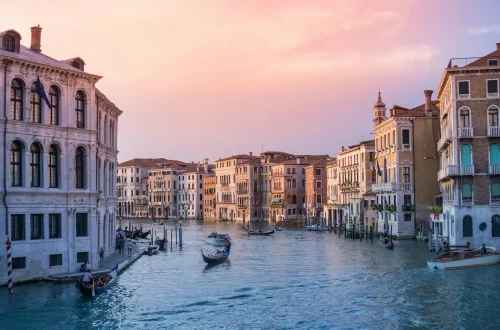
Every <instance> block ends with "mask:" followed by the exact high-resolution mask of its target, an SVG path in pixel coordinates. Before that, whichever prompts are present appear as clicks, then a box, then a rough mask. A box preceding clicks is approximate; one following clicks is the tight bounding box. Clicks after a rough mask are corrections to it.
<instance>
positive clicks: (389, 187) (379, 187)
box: [372, 182, 398, 192]
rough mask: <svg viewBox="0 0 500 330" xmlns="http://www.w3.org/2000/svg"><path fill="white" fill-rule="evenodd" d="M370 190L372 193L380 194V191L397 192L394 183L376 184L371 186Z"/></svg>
mask: <svg viewBox="0 0 500 330" xmlns="http://www.w3.org/2000/svg"><path fill="white" fill-rule="evenodd" d="M372 190H373V191H374V192H382V191H396V190H398V186H397V184H395V183H391V182H389V183H377V184H374V185H372Z"/></svg>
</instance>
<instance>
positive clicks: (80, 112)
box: [75, 91, 85, 128]
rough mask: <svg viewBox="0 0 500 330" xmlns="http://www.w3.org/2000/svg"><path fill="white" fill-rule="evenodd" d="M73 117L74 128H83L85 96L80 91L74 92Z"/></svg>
mask: <svg viewBox="0 0 500 330" xmlns="http://www.w3.org/2000/svg"><path fill="white" fill-rule="evenodd" d="M75 100H76V108H75V117H76V118H75V119H76V128H85V96H84V95H83V92H82V91H78V92H77V93H76V99H75Z"/></svg>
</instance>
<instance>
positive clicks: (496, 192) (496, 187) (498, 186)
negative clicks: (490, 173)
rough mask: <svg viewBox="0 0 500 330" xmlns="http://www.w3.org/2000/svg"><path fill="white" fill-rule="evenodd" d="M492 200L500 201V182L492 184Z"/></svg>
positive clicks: (494, 201) (493, 201)
mask: <svg viewBox="0 0 500 330" xmlns="http://www.w3.org/2000/svg"><path fill="white" fill-rule="evenodd" d="M491 202H492V203H495V204H498V203H500V183H498V182H493V183H492V184H491Z"/></svg>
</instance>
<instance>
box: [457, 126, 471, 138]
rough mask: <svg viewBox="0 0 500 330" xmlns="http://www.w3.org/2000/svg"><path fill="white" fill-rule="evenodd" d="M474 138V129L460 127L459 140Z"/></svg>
mask: <svg viewBox="0 0 500 330" xmlns="http://www.w3.org/2000/svg"><path fill="white" fill-rule="evenodd" d="M473 136H474V131H473V130H472V127H459V128H458V137H459V138H470V137H473Z"/></svg>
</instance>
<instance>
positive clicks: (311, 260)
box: [0, 221, 500, 329]
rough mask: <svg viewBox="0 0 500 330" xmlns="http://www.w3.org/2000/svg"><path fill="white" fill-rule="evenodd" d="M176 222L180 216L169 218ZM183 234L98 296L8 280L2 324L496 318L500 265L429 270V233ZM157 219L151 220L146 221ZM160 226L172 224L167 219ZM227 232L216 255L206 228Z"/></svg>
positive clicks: (345, 324) (376, 323) (434, 322)
mask: <svg viewBox="0 0 500 330" xmlns="http://www.w3.org/2000/svg"><path fill="white" fill-rule="evenodd" d="M166 224H167V228H172V225H171V223H166ZM184 225H185V228H184V246H183V248H182V250H181V249H179V248H177V247H176V246H175V236H174V246H173V249H172V250H171V249H170V244H169V249H168V251H166V252H162V253H161V254H160V255H158V256H151V257H148V256H144V257H142V258H141V259H139V260H138V261H137V262H136V263H134V264H133V265H132V266H131V267H130V268H129V269H128V270H127V271H126V272H124V273H123V274H121V275H120V277H119V280H118V282H117V283H116V285H115V286H114V287H113V288H111V289H110V290H108V291H107V292H106V293H105V294H102V295H99V296H97V297H94V298H92V297H83V296H81V294H80V293H79V291H78V290H77V288H76V287H75V286H74V284H71V283H67V284H28V285H20V286H16V287H15V291H14V294H13V295H12V296H9V295H8V294H7V289H6V288H0V328H1V329H41V328H43V329H74V328H75V329H87V328H99V329H116V328H119V329H169V328H170V329H173V328H175V329H219V328H227V329H249V328H257V329H336V328H338V329H363V328H364V329H405V328H423V329H428V328H432V329H434V328H443V329H458V328H465V329H495V328H497V329H498V327H496V326H495V321H496V315H495V311H496V310H497V306H498V305H499V303H500V286H499V285H498V279H499V275H500V268H499V267H500V266H490V267H483V268H477V269H465V270H455V271H447V272H441V271H437V270H430V269H428V268H427V267H426V264H425V261H426V260H427V259H428V257H429V253H428V252H427V246H426V244H425V243H422V242H417V241H397V242H396V245H395V249H394V250H393V251H391V250H388V249H384V248H382V247H380V246H378V245H377V243H376V242H370V241H366V240H363V241H359V240H350V239H349V240H347V239H344V238H343V237H340V238H339V237H338V236H336V235H335V234H333V233H328V232H307V231H304V230H300V229H294V228H290V229H286V230H284V231H282V232H277V233H276V234H275V235H274V236H272V237H259V236H251V237H248V236H247V235H246V234H245V233H244V232H243V231H242V230H241V227H240V225H239V224H235V223H221V222H217V223H215V222H212V223H203V222H197V221H191V222H189V221H188V222H185V223H184ZM144 226H145V227H146V226H147V224H146V223H144ZM156 228H161V227H160V226H158V227H156ZM212 231H219V232H228V233H229V234H230V235H231V237H232V238H233V245H232V247H231V256H230V262H229V263H227V264H222V265H218V266H215V267H212V268H209V267H207V266H206V264H205V263H204V262H203V260H202V258H201V253H200V249H202V248H203V249H204V250H207V251H211V250H214V249H215V247H213V246H211V245H210V244H209V243H208V242H209V240H210V239H208V238H206V236H207V235H208V234H209V233H211V232H212Z"/></svg>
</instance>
